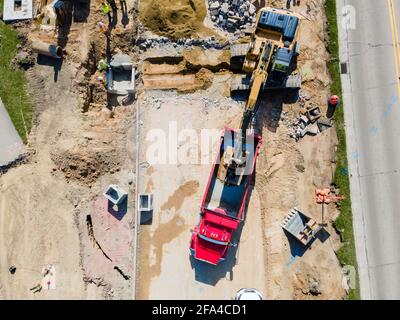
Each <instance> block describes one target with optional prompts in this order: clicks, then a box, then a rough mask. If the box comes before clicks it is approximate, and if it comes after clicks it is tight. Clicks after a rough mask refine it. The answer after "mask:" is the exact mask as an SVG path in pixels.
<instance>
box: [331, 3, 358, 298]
mask: <svg viewBox="0 0 400 320" xmlns="http://www.w3.org/2000/svg"><path fill="white" fill-rule="evenodd" d="M325 11H326V15H327V19H328V30H329V43H328V51H329V53H330V55H331V59H330V61H329V62H328V69H329V72H330V74H331V78H332V85H331V90H332V93H334V94H337V95H338V96H340V97H342V84H341V81H340V69H339V63H340V62H339V43H338V26H337V20H336V0H326V3H325ZM341 106H343V104H341ZM335 124H336V131H337V136H338V140H339V144H338V146H337V152H336V172H335V176H334V183H335V184H336V186H337V187H338V188H339V189H340V193H341V194H342V195H344V196H345V197H346V199H345V200H343V201H341V203H340V215H339V217H338V218H337V219H336V221H335V223H334V225H335V228H336V229H337V230H338V231H339V232H340V236H341V239H342V242H343V246H342V247H341V248H340V250H339V251H338V252H337V255H338V258H339V261H340V263H341V264H342V266H344V265H351V266H354V267H355V268H356V270H358V268H357V259H356V251H355V243H354V234H353V217H352V211H351V198H350V182H349V176H348V170H347V168H348V165H347V153H346V135H345V128H344V114H343V108H342V107H339V108H337V110H336V112H335ZM348 299H351V300H355V299H360V289H359V278H358V274H357V287H356V288H355V289H353V290H350V292H349V296H348Z"/></svg>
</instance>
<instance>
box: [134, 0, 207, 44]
mask: <svg viewBox="0 0 400 320" xmlns="http://www.w3.org/2000/svg"><path fill="white" fill-rule="evenodd" d="M140 12H141V16H140V17H141V19H142V22H143V24H144V25H145V26H146V27H147V28H149V29H150V30H151V31H153V32H154V33H156V34H158V35H162V36H166V37H169V38H173V39H179V38H189V37H192V36H197V35H198V34H199V33H200V32H202V31H204V30H205V29H206V28H205V27H204V26H203V20H204V18H205V17H206V14H207V11H206V5H205V2H204V0H143V1H142V4H141V10H140Z"/></svg>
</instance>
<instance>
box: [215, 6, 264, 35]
mask: <svg viewBox="0 0 400 320" xmlns="http://www.w3.org/2000/svg"><path fill="white" fill-rule="evenodd" d="M208 10H209V12H210V16H211V20H212V21H213V22H214V23H215V24H216V25H218V26H219V27H220V28H222V29H223V30H227V31H229V32H236V31H238V30H245V29H250V28H251V27H252V25H253V24H254V23H255V22H256V17H255V16H256V13H257V8H256V6H254V5H253V4H252V3H251V2H250V1H247V0H229V1H226V0H208Z"/></svg>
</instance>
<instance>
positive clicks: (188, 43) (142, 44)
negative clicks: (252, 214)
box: [136, 37, 228, 51]
mask: <svg viewBox="0 0 400 320" xmlns="http://www.w3.org/2000/svg"><path fill="white" fill-rule="evenodd" d="M136 43H137V45H138V46H139V48H140V49H141V50H143V51H144V50H147V49H150V48H155V47H160V46H163V45H167V44H171V45H173V46H174V47H178V46H183V47H192V46H199V47H202V48H204V49H223V48H225V47H226V46H227V45H228V43H221V42H220V41H218V40H217V39H216V38H215V37H208V38H205V39H192V38H190V39H179V40H171V39H168V38H167V37H156V38H147V39H143V38H140V39H138V40H137V42H136Z"/></svg>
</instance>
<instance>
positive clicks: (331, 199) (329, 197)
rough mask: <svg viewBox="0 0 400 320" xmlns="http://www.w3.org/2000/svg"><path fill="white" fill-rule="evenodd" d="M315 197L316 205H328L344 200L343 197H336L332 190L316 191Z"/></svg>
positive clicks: (334, 191)
mask: <svg viewBox="0 0 400 320" xmlns="http://www.w3.org/2000/svg"><path fill="white" fill-rule="evenodd" d="M315 195H316V202H317V203H318V204H323V203H325V204H330V203H336V202H339V201H341V200H344V196H340V195H336V190H335V189H333V188H325V189H316V190H315Z"/></svg>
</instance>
